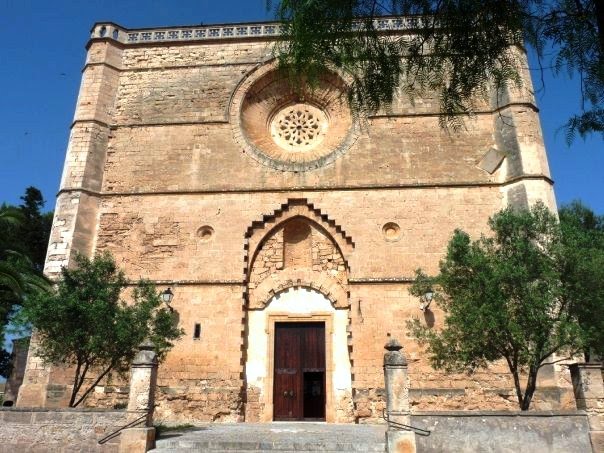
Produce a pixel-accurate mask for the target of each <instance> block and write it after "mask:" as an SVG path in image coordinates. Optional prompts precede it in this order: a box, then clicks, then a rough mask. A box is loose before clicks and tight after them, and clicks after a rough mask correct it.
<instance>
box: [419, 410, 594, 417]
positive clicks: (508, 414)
mask: <svg viewBox="0 0 604 453" xmlns="http://www.w3.org/2000/svg"><path fill="white" fill-rule="evenodd" d="M410 415H411V416H412V417H587V413H586V412H585V411H573V410H560V411H484V410H480V411H418V412H411V414H410Z"/></svg>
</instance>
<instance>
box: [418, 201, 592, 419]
mask: <svg viewBox="0 0 604 453" xmlns="http://www.w3.org/2000/svg"><path fill="white" fill-rule="evenodd" d="M488 224H489V227H490V229H491V232H492V235H490V236H488V237H485V236H483V237H481V238H479V239H477V240H474V241H472V240H471V239H470V237H469V236H468V234H466V233H464V232H463V231H460V230H457V231H455V233H454V235H453V238H452V239H451V241H450V242H449V245H448V247H447V253H446V256H445V258H444V259H443V260H442V261H441V263H440V273H439V274H438V275H437V276H435V277H428V276H426V275H424V274H423V273H422V272H421V270H420V271H418V275H417V277H418V278H417V281H416V282H415V283H414V285H412V288H411V293H412V294H414V295H416V296H421V295H422V294H424V293H425V291H426V289H427V288H428V287H433V288H434V289H435V296H434V297H435V300H436V303H437V304H438V306H439V307H440V308H441V309H442V310H443V313H444V326H443V328H442V329H441V330H434V329H430V328H428V327H427V326H424V325H422V324H421V323H420V322H419V320H417V319H415V320H413V321H411V322H409V325H408V327H409V328H410V330H411V332H412V333H413V334H414V335H415V336H416V338H417V339H418V341H419V343H420V344H423V345H427V351H428V353H429V355H430V361H431V364H432V365H433V366H434V367H435V368H437V369H443V370H446V371H461V370H468V371H473V370H475V369H476V368H480V367H484V366H486V364H487V363H489V362H493V361H496V360H500V359H503V360H505V362H506V363H507V365H508V368H509V371H510V373H511V374H512V376H513V380H514V387H515V390H516V396H517V399H518V405H519V407H520V409H521V410H528V409H529V407H530V404H531V400H532V398H533V394H534V392H535V389H536V385H537V375H538V373H539V370H540V369H541V368H542V367H543V366H544V365H545V364H547V363H552V362H553V361H558V360H562V359H563V358H564V359H568V358H571V357H573V356H574V355H575V354H576V353H577V352H579V351H582V350H583V348H585V346H586V345H588V344H590V341H591V338H590V334H591V332H590V331H589V330H585V329H583V328H582V326H581V324H580V322H579V321H578V319H577V316H576V311H575V306H576V304H575V303H574V299H573V297H574V294H573V293H572V292H569V291H568V289H569V287H567V286H565V285H564V284H562V272H563V270H564V266H565V263H566V264H568V261H567V260H565V259H564V253H565V249H566V248H565V246H564V241H563V238H562V232H561V228H560V225H559V223H558V220H557V218H556V216H555V215H554V214H553V213H551V212H550V211H548V209H547V208H546V207H545V206H544V205H543V204H541V203H539V204H537V205H535V206H534V207H533V208H531V209H530V210H529V209H525V210H514V209H512V208H507V209H505V210H503V211H501V212H499V213H498V214H496V215H494V216H493V217H492V218H491V219H490V220H489V223H488ZM554 354H556V355H557V356H558V358H557V359H555V360H554V359H553V355H554ZM523 373H526V375H525V378H526V382H525V385H524V386H523V385H522V380H523V379H522V374H523Z"/></svg>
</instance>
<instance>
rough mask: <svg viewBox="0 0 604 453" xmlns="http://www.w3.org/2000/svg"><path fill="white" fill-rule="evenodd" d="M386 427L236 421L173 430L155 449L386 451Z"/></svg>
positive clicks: (165, 452)
mask: <svg viewBox="0 0 604 453" xmlns="http://www.w3.org/2000/svg"><path fill="white" fill-rule="evenodd" d="M385 429H386V428H385V426H380V425H335V424H327V423H308V422H303V423H263V424H256V423H234V424H207V425H200V426H196V427H194V428H190V429H187V430H186V431H170V432H166V433H165V434H163V435H162V436H161V437H160V438H159V439H158V440H157V446H156V448H155V450H152V451H153V452H158V453H168V452H174V453H177V452H178V453H180V452H185V451H195V452H229V453H236V452H238V453H243V452H261V451H265V452H266V451H276V452H279V453H286V452H298V453H299V452H309V451H322V452H342V451H344V452H382V453H383V452H384V451H385V448H386V447H385Z"/></svg>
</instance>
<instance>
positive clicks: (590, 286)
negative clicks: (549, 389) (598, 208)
mask: <svg viewBox="0 0 604 453" xmlns="http://www.w3.org/2000/svg"><path fill="white" fill-rule="evenodd" d="M559 214H560V225H561V228H562V239H563V244H564V255H563V261H562V262H561V274H562V283H563V285H564V291H565V294H567V295H568V297H569V300H570V301H569V303H570V304H571V308H572V311H573V313H574V314H575V316H576V317H577V319H578V321H579V323H580V325H581V327H582V328H583V329H584V330H585V331H586V333H587V342H586V344H585V348H584V349H585V356H586V359H587V360H589V359H590V356H591V355H596V356H598V357H604V217H602V216H597V215H595V214H594V213H593V211H591V210H590V209H589V208H587V207H585V206H584V205H582V204H581V203H580V202H573V203H571V204H570V205H568V206H564V207H562V209H560V212H559Z"/></svg>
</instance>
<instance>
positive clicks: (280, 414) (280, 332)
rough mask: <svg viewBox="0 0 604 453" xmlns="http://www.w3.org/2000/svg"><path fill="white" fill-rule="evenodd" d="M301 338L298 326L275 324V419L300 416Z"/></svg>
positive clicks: (290, 418) (294, 418)
mask: <svg viewBox="0 0 604 453" xmlns="http://www.w3.org/2000/svg"><path fill="white" fill-rule="evenodd" d="M300 340H301V338H300V334H299V332H298V329H297V328H295V327H293V328H292V327H291V326H289V325H288V324H285V323H277V324H276V325H275V378H274V380H275V385H274V392H273V404H274V407H273V413H274V417H275V420H297V419H298V418H300V407H299V406H300V404H299V403H298V401H297V398H296V395H297V393H298V388H299V386H300V384H299V380H300V376H299V374H300V344H301V341H300Z"/></svg>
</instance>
